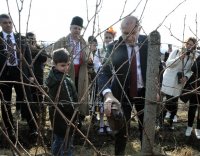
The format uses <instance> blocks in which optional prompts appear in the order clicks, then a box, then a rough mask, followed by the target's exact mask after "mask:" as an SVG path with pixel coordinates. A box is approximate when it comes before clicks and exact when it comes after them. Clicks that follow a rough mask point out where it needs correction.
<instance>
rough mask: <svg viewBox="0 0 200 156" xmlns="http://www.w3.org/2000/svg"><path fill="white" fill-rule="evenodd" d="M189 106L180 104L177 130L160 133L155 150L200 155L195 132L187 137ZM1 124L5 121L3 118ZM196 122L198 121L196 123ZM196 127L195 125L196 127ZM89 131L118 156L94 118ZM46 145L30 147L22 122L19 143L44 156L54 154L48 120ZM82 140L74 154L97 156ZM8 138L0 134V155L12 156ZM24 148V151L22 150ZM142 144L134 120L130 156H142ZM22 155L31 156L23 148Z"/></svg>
mask: <svg viewBox="0 0 200 156" xmlns="http://www.w3.org/2000/svg"><path fill="white" fill-rule="evenodd" d="M187 109H188V107H187V104H179V110H178V122H177V123H174V126H175V130H174V131H168V130H164V131H156V136H155V149H156V151H158V152H160V153H162V154H163V155H169V156H200V140H197V139H196V137H195V134H194V132H193V133H192V135H191V136H190V137H185V130H186V126H187ZM0 121H1V119H0ZM195 121H196V120H195ZM194 127H195V125H194ZM88 128H90V131H89V140H90V141H91V142H92V143H93V144H94V146H95V147H96V148H97V149H98V150H100V151H101V152H102V153H103V154H105V155H114V138H113V136H109V135H98V133H97V129H98V126H97V125H95V124H91V122H90V117H87V118H86V119H85V122H84V124H83V128H82V131H83V133H84V134H86V133H87V130H88ZM43 138H44V143H45V147H46V151H45V150H44V148H43V146H42V145H41V142H40V143H38V145H35V146H32V145H30V144H29V141H30V140H29V138H28V127H27V124H26V122H24V121H23V122H22V121H20V122H19V141H20V143H21V144H22V145H23V146H24V148H25V149H26V151H27V152H28V153H29V154H30V155H36V156H42V155H51V154H50V144H51V128H50V124H49V121H48V120H47V122H46V126H45V127H44V132H43ZM83 144H84V139H83V138H81V137H75V140H74V155H83V156H93V155H96V153H95V152H94V150H93V149H92V147H91V146H90V145H89V144H88V143H86V144H85V146H83ZM6 146H7V145H5V139H4V137H3V135H2V134H1V133H0V156H12V155H13V153H12V151H11V149H9V148H8V147H6ZM19 149H20V148H19ZM140 149H141V147H140V141H139V133H138V129H137V122H136V121H131V129H130V136H129V140H128V144H127V147H126V154H127V155H140ZM20 151H21V154H22V155H28V154H27V153H25V152H24V151H23V150H22V149H20Z"/></svg>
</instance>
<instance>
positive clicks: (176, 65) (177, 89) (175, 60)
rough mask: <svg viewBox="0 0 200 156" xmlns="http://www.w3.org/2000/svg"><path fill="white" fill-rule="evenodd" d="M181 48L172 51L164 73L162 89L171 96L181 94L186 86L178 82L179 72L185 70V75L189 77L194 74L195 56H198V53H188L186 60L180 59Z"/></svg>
mask: <svg viewBox="0 0 200 156" xmlns="http://www.w3.org/2000/svg"><path fill="white" fill-rule="evenodd" d="M181 54H182V53H181V51H180V50H175V51H173V52H171V54H170V55H169V58H168V59H167V62H166V69H165V71H164V73H163V81H162V88H161V91H162V92H163V93H165V94H167V95H170V96H174V97H176V96H179V95H180V94H181V91H182V89H183V87H184V84H182V83H178V76H177V73H178V72H184V76H186V77H187V78H188V79H189V78H190V77H191V75H192V71H191V67H192V64H193V62H194V58H195V57H197V54H196V53H191V54H190V55H186V56H185V58H184V61H182V60H181V59H180V56H181Z"/></svg>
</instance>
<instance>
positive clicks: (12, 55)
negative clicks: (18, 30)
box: [6, 35, 16, 65]
mask: <svg viewBox="0 0 200 156" xmlns="http://www.w3.org/2000/svg"><path fill="white" fill-rule="evenodd" d="M10 37H11V36H10V35H7V40H6V42H7V44H8V45H7V50H8V53H9V54H10V57H9V59H8V60H9V63H10V64H11V65H13V64H15V63H16V58H15V50H14V44H13V43H12V41H11V39H10Z"/></svg>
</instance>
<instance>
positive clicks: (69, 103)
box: [45, 67, 78, 137]
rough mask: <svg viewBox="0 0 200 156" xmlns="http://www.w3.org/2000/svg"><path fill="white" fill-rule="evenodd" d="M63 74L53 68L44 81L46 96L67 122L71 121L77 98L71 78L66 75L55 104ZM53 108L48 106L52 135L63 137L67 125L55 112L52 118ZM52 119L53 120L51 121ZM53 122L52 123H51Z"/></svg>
mask: <svg viewBox="0 0 200 156" xmlns="http://www.w3.org/2000/svg"><path fill="white" fill-rule="evenodd" d="M63 76H64V73H61V72H59V71H58V70H56V69H55V68H54V67H53V68H52V69H51V70H50V72H49V75H48V77H47V79H46V81H45V83H46V85H47V87H48V88H49V91H48V95H49V97H50V98H51V99H52V101H54V102H55V104H56V105H57V106H58V108H59V109H60V111H61V112H62V113H63V114H64V115H65V117H66V118H68V120H71V117H72V115H73V113H74V108H75V106H76V105H75V104H74V102H77V101H78V96H77V92H76V88H75V85H74V83H73V81H72V80H71V78H70V77H69V76H68V75H66V76H65V78H64V80H63V82H62V85H61V89H60V93H59V98H58V101H57V102H56V101H55V100H56V99H55V98H56V95H57V92H58V89H59V85H60V83H61V81H62V78H63ZM54 110H55V107H54V106H49V116H50V120H51V123H52V125H53V129H54V133H55V134H57V135H59V136H61V137H64V136H65V133H66V130H67V123H66V122H65V120H64V119H63V117H62V116H61V115H60V114H59V113H58V111H56V112H55V116H54ZM53 118H54V120H53ZM53 121H54V122H53Z"/></svg>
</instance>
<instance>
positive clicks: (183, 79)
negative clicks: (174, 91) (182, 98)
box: [180, 76, 188, 84]
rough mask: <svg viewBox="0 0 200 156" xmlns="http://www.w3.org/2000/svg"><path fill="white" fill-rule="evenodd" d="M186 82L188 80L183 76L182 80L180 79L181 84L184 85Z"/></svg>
mask: <svg viewBox="0 0 200 156" xmlns="http://www.w3.org/2000/svg"><path fill="white" fill-rule="evenodd" d="M187 80H188V78H187V77H186V76H184V77H183V78H181V79H180V81H181V83H182V84H184V83H185V82H186V81H187Z"/></svg>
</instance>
